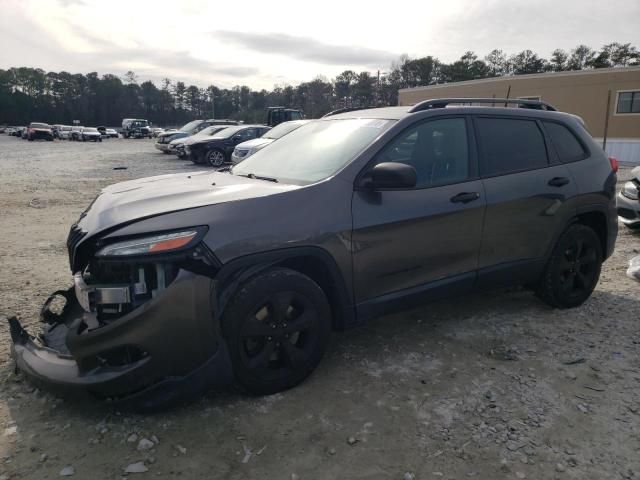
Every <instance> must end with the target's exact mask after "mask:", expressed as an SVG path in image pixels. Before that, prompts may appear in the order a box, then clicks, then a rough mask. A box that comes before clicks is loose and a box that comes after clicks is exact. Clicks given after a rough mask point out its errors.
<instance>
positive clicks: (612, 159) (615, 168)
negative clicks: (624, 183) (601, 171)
mask: <svg viewBox="0 0 640 480" xmlns="http://www.w3.org/2000/svg"><path fill="white" fill-rule="evenodd" d="M609 163H610V164H611V170H613V171H614V173H618V159H617V158H616V157H609Z"/></svg>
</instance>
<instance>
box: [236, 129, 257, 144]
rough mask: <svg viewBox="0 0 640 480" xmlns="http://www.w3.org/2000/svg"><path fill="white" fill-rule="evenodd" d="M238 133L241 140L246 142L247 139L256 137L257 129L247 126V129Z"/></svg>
mask: <svg viewBox="0 0 640 480" xmlns="http://www.w3.org/2000/svg"><path fill="white" fill-rule="evenodd" d="M238 135H240V141H241V142H246V141H247V140H253V139H254V138H256V129H255V128H247V129H245V130H242V131H241V132H240V133H238Z"/></svg>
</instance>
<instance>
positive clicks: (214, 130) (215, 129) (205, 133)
mask: <svg viewBox="0 0 640 480" xmlns="http://www.w3.org/2000/svg"><path fill="white" fill-rule="evenodd" d="M225 128H227V127H226V126H222V127H221V126H220V125H213V126H211V127H207V128H205V129H204V130H201V131H199V132H198V133H196V135H195V136H196V137H210V136H211V135H213V134H215V133H218V132H219V131H221V130H224V129H225Z"/></svg>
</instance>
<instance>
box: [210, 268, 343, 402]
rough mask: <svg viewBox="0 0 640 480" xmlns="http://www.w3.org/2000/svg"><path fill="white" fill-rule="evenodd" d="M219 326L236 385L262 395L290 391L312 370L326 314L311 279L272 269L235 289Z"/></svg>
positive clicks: (327, 324) (324, 338)
mask: <svg viewBox="0 0 640 480" xmlns="http://www.w3.org/2000/svg"><path fill="white" fill-rule="evenodd" d="M222 328H223V331H224V334H225V336H226V338H227V342H228V346H229V353H230V355H231V360H232V362H233V369H234V373H235V377H236V382H237V383H238V385H239V386H240V387H241V388H243V389H244V390H246V391H248V392H249V393H253V394H259V395H266V394H271V393H275V392H279V391H282V390H286V389H288V388H291V387H294V386H295V385H297V384H299V383H300V382H302V381H303V380H304V379H305V378H307V376H309V374H311V372H312V371H313V370H314V369H315V368H316V366H317V365H318V363H319V362H320V360H321V359H322V355H323V354H324V351H325V348H326V346H327V343H328V340H329V334H330V329H331V310H330V308H329V304H328V302H327V298H326V296H325V294H324V292H323V291H322V289H321V288H320V287H319V286H318V284H316V283H315V282H314V281H313V280H311V279H310V278H309V277H307V276H306V275H303V274H301V273H299V272H296V271H294V270H290V269H286V268H275V269H272V270H269V271H267V272H265V273H262V274H259V275H257V276H255V277H253V278H252V279H251V280H249V281H248V282H247V283H245V284H244V285H243V286H242V287H241V289H240V290H239V291H238V292H237V293H236V295H235V296H234V297H233V298H232V300H231V302H230V304H229V306H228V308H227V309H226V311H225V313H224V315H223V319H222Z"/></svg>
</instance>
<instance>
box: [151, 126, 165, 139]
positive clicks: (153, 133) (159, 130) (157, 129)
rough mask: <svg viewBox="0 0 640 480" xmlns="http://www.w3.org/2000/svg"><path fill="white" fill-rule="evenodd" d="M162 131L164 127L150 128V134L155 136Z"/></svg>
mask: <svg viewBox="0 0 640 480" xmlns="http://www.w3.org/2000/svg"><path fill="white" fill-rule="evenodd" d="M164 131H165V130H164V128H160V127H154V128H152V129H151V136H152V137H154V138H155V137H157V136H158V135H160V134H161V133H163V132H164Z"/></svg>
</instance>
